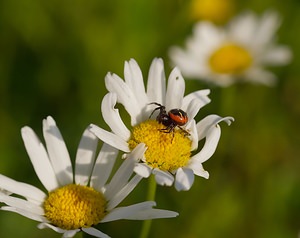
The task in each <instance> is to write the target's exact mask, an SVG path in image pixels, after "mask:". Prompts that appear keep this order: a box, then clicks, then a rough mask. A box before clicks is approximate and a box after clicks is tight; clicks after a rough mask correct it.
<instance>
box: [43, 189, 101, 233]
mask: <svg viewBox="0 0 300 238" xmlns="http://www.w3.org/2000/svg"><path fill="white" fill-rule="evenodd" d="M105 209H106V200H105V198H104V196H103V194H102V193H100V192H98V191H96V190H95V189H93V188H91V187H87V186H82V185H76V184H69V185H66V186H64V187H61V188H58V189H56V190H54V191H53V192H50V193H49V196H48V198H47V199H46V200H45V202H44V210H45V217H46V218H47V219H48V220H49V221H50V222H51V224H53V225H55V226H57V227H60V228H62V229H66V230H73V229H78V228H81V227H91V226H92V225H96V224H98V223H99V221H101V220H102V219H103V217H104V216H105V215H106V212H105Z"/></svg>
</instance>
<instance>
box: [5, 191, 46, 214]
mask: <svg viewBox="0 0 300 238" xmlns="http://www.w3.org/2000/svg"><path fill="white" fill-rule="evenodd" d="M0 202H3V203H5V204H6V205H8V206H11V207H15V208H17V209H19V210H23V211H27V212H30V213H33V214H36V215H44V209H43V208H42V207H41V206H39V205H37V204H35V203H32V202H29V201H27V200H24V199H21V198H17V197H13V196H8V195H6V194H3V193H0Z"/></svg>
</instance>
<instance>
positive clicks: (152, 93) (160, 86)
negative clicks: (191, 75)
mask: <svg viewBox="0 0 300 238" xmlns="http://www.w3.org/2000/svg"><path fill="white" fill-rule="evenodd" d="M147 95H148V99H149V102H157V103H160V104H162V105H165V103H166V101H165V95H166V76H165V70H164V62H163V60H162V59H160V58H155V59H154V60H153V61H152V64H151V66H150V70H149V74H148V82H147Z"/></svg>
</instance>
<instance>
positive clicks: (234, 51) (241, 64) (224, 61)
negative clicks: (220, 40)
mask: <svg viewBox="0 0 300 238" xmlns="http://www.w3.org/2000/svg"><path fill="white" fill-rule="evenodd" d="M252 61H253V59H252V56H251V54H250V52H249V51H248V50H246V49H245V48H243V47H241V46H239V45H236V44H226V45H223V46H222V47H220V48H219V49H217V50H216V51H215V52H214V53H213V54H212V55H211V56H210V58H209V65H210V67H211V69H212V71H214V72H216V73H221V74H240V73H242V72H243V71H244V70H246V69H247V68H249V66H250V65H251V64H252Z"/></svg>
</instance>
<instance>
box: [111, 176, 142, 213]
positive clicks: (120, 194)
mask: <svg viewBox="0 0 300 238" xmlns="http://www.w3.org/2000/svg"><path fill="white" fill-rule="evenodd" d="M142 178H143V177H141V176H139V175H135V176H134V177H133V178H132V179H131V180H130V181H129V183H127V184H126V185H125V186H124V187H123V188H122V189H121V190H120V191H119V192H118V193H117V194H116V195H115V196H114V197H113V198H111V200H110V201H109V202H108V205H107V210H108V211H110V210H112V209H114V208H115V207H116V206H118V205H119V204H120V203H121V202H122V201H123V200H124V199H125V198H126V197H127V196H128V194H130V193H131V192H132V190H133V189H134V188H135V187H136V185H137V184H138V183H139V182H140V181H141V180H142Z"/></svg>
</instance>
